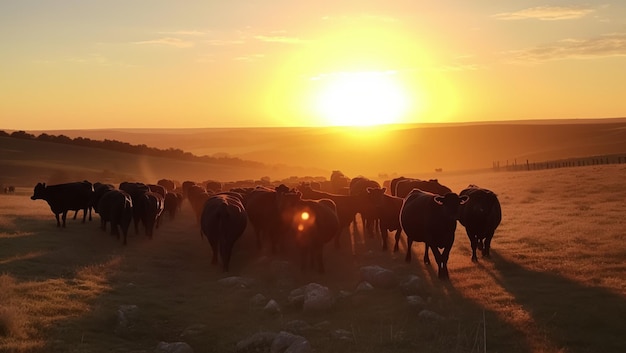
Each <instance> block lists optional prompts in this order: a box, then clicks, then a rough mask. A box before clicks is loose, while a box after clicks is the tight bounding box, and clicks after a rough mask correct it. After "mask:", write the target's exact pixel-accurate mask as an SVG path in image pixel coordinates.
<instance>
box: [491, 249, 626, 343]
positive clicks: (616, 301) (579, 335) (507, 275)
mask: <svg viewBox="0 0 626 353" xmlns="http://www.w3.org/2000/svg"><path fill="white" fill-rule="evenodd" d="M491 255H492V257H493V260H494V265H495V268H496V270H497V271H498V272H499V273H500V276H498V278H496V280H497V281H498V282H499V283H500V284H501V285H502V287H503V288H505V289H506V290H507V291H508V292H510V293H511V294H512V295H514V296H515V298H516V300H517V302H518V303H519V304H520V305H522V306H523V307H524V309H525V310H526V311H527V312H529V313H530V314H531V315H532V317H533V319H534V320H535V322H536V323H537V325H538V326H539V327H540V328H542V329H543V330H545V332H546V335H547V336H548V339H549V340H550V341H552V342H553V343H554V344H556V345H557V346H560V347H563V348H565V349H566V350H567V351H568V352H623V351H624V349H626V336H625V335H624V329H625V328H626V298H624V297H623V296H620V295H618V294H616V293H612V292H610V291H608V290H606V289H604V288H598V287H592V286H589V285H585V284H584V283H579V282H575V281H572V280H570V279H567V278H564V277H562V276H559V275H557V274H554V273H549V272H538V271H533V270H529V269H527V268H524V267H522V266H521V265H520V264H518V263H515V262H512V261H510V260H509V259H506V258H504V257H502V256H500V255H499V254H498V253H497V252H496V251H494V250H492V252H491ZM598 275H601V274H600V273H599V274H598Z"/></svg>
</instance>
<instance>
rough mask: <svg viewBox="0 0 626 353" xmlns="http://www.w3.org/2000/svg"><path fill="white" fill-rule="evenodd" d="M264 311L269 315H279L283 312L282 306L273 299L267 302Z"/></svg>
mask: <svg viewBox="0 0 626 353" xmlns="http://www.w3.org/2000/svg"><path fill="white" fill-rule="evenodd" d="M263 311H264V312H265V313H267V314H278V313H280V311H281V310H280V305H278V303H277V302H276V301H275V300H274V299H271V300H270V301H269V302H267V304H266V305H265V307H264V308H263Z"/></svg>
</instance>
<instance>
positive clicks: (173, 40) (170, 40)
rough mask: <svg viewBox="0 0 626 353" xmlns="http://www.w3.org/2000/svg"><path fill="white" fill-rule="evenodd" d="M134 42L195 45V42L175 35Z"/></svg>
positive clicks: (141, 43) (173, 45) (178, 45)
mask: <svg viewBox="0 0 626 353" xmlns="http://www.w3.org/2000/svg"><path fill="white" fill-rule="evenodd" d="M133 44H140V45H163V46H170V47H176V48H190V47H193V46H194V42H192V41H188V40H182V39H180V38H174V37H163V38H159V39H153V40H144V41H140V42H133Z"/></svg>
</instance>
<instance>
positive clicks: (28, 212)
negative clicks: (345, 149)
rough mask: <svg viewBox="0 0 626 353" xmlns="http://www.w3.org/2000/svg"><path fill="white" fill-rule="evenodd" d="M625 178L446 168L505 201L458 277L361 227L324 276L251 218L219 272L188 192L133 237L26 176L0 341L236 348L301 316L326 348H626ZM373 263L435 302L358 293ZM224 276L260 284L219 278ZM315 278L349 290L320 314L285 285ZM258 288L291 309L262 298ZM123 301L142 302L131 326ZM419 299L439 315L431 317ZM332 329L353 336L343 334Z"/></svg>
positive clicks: (461, 242)
mask: <svg viewBox="0 0 626 353" xmlns="http://www.w3.org/2000/svg"><path fill="white" fill-rule="evenodd" d="M625 176H626V165H607V166H589V167H580V168H562V169H554V170H544V171H531V172H508V173H505V172H501V173H491V172H485V173H474V174H456V175H447V174H441V175H439V179H440V182H441V183H443V184H445V185H448V186H449V187H451V188H452V189H453V190H455V191H457V192H458V191H460V190H461V189H462V188H464V187H465V186H467V185H468V184H470V183H473V184H478V185H480V186H483V187H486V188H490V189H492V190H494V191H495V192H496V193H497V194H498V195H499V198H500V202H501V204H502V208H503V221H502V224H501V226H500V227H499V229H498V230H497V231H496V235H495V237H494V240H493V243H492V258H491V259H480V261H479V263H478V264H475V263H472V262H471V261H470V255H471V251H470V247H469V241H468V239H467V237H466V235H465V231H464V228H463V227H462V226H461V225H459V227H458V228H457V238H456V242H455V245H454V248H453V250H452V253H451V258H450V262H449V270H450V281H449V282H442V281H440V280H438V279H437V275H436V271H435V269H434V268H433V267H432V265H430V266H425V265H424V264H422V263H421V260H420V259H421V254H422V252H423V244H422V243H418V244H415V245H413V249H412V250H413V251H414V261H413V263H411V264H406V263H404V261H403V259H404V251H405V248H404V247H402V248H401V252H400V253H397V254H394V253H392V252H385V253H384V252H382V251H381V250H380V240H379V239H378V238H376V239H372V238H369V237H366V236H363V235H362V232H361V230H359V229H357V230H356V231H354V232H353V234H352V236H351V237H347V236H346V237H344V238H343V239H342V240H343V243H342V247H341V249H335V248H334V247H332V246H327V248H326V253H325V259H326V268H327V273H326V274H324V275H320V274H317V273H310V272H306V273H301V272H300V271H299V270H294V269H293V268H294V266H291V265H289V264H290V263H293V262H294V261H295V260H294V259H293V258H291V257H289V256H282V257H272V256H269V254H268V253H267V251H265V250H262V251H260V252H259V251H257V250H256V249H255V246H254V239H253V234H252V232H251V229H248V230H247V231H246V233H245V234H244V236H243V237H242V239H240V241H239V242H238V243H237V244H236V248H235V252H234V255H233V259H232V262H231V272H230V273H228V274H224V273H222V272H221V271H220V270H219V269H218V268H216V267H212V266H211V265H210V254H211V252H210V247H209V245H208V243H207V242H206V241H205V240H202V239H201V237H200V235H199V227H198V226H197V225H196V224H195V220H194V218H193V216H192V212H191V208H190V206H189V204H187V203H186V204H185V205H184V207H183V213H182V215H181V217H179V218H177V219H176V220H174V221H169V220H165V222H164V223H163V224H162V226H161V228H159V229H158V230H157V231H156V233H155V238H154V239H152V240H148V239H147V238H146V237H145V236H144V235H143V234H139V235H134V234H133V233H134V232H131V234H133V235H132V236H131V237H129V244H128V246H126V247H124V246H122V245H121V242H119V241H117V240H116V239H114V238H111V236H110V235H108V233H104V232H102V231H101V230H99V229H98V223H99V222H98V216H97V215H95V218H94V221H92V222H88V223H86V224H81V223H80V221H78V220H76V221H71V222H68V226H67V228H66V229H58V228H56V227H55V221H54V217H53V215H52V213H51V212H50V210H49V208H48V205H47V204H46V203H45V202H44V201H41V200H38V201H32V200H30V198H29V196H30V195H31V194H32V188H30V187H18V189H17V192H16V194H15V195H4V194H2V195H0V351H1V352H152V351H154V349H155V347H156V345H157V343H158V342H160V341H167V342H175V341H185V342H187V343H188V344H189V345H191V347H193V349H194V351H195V352H233V351H235V345H236V343H237V342H238V341H241V340H243V339H245V338H248V337H250V336H251V335H252V334H254V333H256V332H260V331H266V330H267V331H274V332H278V331H280V330H282V329H285V327H286V326H289V323H290V322H291V321H293V320H303V321H305V322H307V323H308V324H310V325H311V326H313V328H311V329H308V330H304V331H302V332H300V334H301V335H303V336H304V337H306V338H307V339H308V340H309V342H310V343H311V346H312V347H313V349H314V350H315V351H316V352H335V351H343V352H484V351H487V352H622V351H623V350H624V347H626V336H624V328H626V261H625V260H626V246H625V245H626V230H625V229H626V224H625V223H626V217H625V215H626V205H625V203H624V202H625V200H626V178H625ZM146 181H148V182H152V180H146ZM79 219H80V217H79ZM344 235H345V234H344ZM479 258H480V256H479ZM372 264H376V265H380V266H382V267H385V268H387V269H390V270H393V271H394V272H395V273H396V274H397V275H398V276H399V277H400V278H405V277H406V276H409V275H411V274H413V275H417V276H419V277H420V279H421V283H422V286H421V289H420V293H419V294H420V296H421V297H422V298H423V299H424V301H425V303H424V304H423V305H421V306H418V307H412V306H410V305H408V304H407V300H406V296H405V294H403V292H402V290H401V289H400V288H393V289H374V290H373V291H370V292H364V293H355V288H356V287H357V285H358V284H359V282H360V275H359V268H360V267H361V266H364V265H372ZM295 267H297V266H295ZM228 276H242V277H247V278H252V279H254V280H255V281H254V283H253V284H251V285H250V286H248V287H245V288H238V287H235V288H230V287H227V286H224V285H222V284H220V283H219V282H218V280H219V279H222V278H224V277H228ZM311 282H316V283H319V284H322V285H324V286H327V287H328V288H330V289H331V290H332V291H333V292H334V293H339V292H340V291H348V292H350V293H352V294H351V295H348V296H346V297H344V298H342V299H340V300H338V301H337V302H336V303H335V305H334V306H333V309H332V310H330V311H328V312H324V313H303V312H302V310H300V309H298V308H295V307H291V306H289V304H288V300H287V298H288V295H289V293H290V291H291V290H293V289H295V288H298V287H299V286H301V285H304V284H307V283H311ZM259 293H260V294H262V295H264V296H265V297H266V298H267V299H274V300H275V301H277V302H278V303H279V305H281V307H282V311H281V313H280V314H277V315H270V314H267V313H266V312H263V310H260V309H259V308H258V307H255V306H254V305H251V304H250V298H252V297H253V296H254V295H255V294H259ZM122 305H136V306H137V313H136V315H135V317H133V320H132V325H130V326H128V327H122V328H120V324H119V319H118V313H117V312H118V309H119V308H120V306H122ZM422 309H428V310H430V311H432V312H435V313H437V314H439V315H441V316H442V317H443V320H441V321H437V320H429V319H424V318H422V317H420V316H419V315H418V314H419V312H420V310H422ZM336 330H345V331H346V332H349V333H350V339H348V340H342V339H337V338H334V334H333V333H334V332H336Z"/></svg>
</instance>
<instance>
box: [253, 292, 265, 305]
mask: <svg viewBox="0 0 626 353" xmlns="http://www.w3.org/2000/svg"><path fill="white" fill-rule="evenodd" d="M265 303H267V298H266V297H265V296H264V295H263V294H261V293H257V294H255V295H254V296H253V297H252V298H250V305H251V306H253V307H261V306H263V305H264V304H265Z"/></svg>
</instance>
